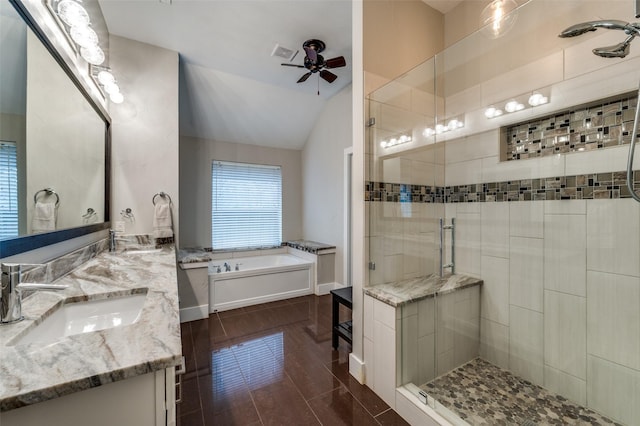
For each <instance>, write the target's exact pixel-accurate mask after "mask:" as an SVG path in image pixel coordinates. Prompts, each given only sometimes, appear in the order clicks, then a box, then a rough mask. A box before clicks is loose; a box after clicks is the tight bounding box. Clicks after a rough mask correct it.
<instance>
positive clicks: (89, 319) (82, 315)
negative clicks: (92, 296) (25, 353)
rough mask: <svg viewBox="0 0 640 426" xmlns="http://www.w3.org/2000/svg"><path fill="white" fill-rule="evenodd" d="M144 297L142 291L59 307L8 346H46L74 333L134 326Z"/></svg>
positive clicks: (145, 295)
mask: <svg viewBox="0 0 640 426" xmlns="http://www.w3.org/2000/svg"><path fill="white" fill-rule="evenodd" d="M146 297H147V293H146V289H145V292H144V293H142V294H140V293H137V294H130V295H126V296H119V297H112V298H107V299H99V300H89V301H82V302H73V303H65V304H61V305H60V306H59V307H58V308H57V309H56V310H55V311H54V312H53V313H52V314H51V315H49V316H48V317H47V318H45V319H44V321H42V322H41V323H40V324H38V325H36V326H35V327H34V328H32V329H29V330H27V332H26V333H25V334H23V335H22V336H19V337H18V338H17V339H15V340H14V341H13V342H11V343H10V345H22V344H27V343H36V344H40V345H48V344H50V343H55V342H57V341H59V340H61V339H63V338H65V337H67V336H72V335H75V334H82V333H90V332H93V331H99V330H105V329H108V328H115V327H122V326H125V325H129V324H133V323H135V322H136V321H138V319H139V318H140V312H141V311H142V307H143V306H144V302H145V299H146Z"/></svg>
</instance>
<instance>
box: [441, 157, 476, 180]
mask: <svg viewBox="0 0 640 426" xmlns="http://www.w3.org/2000/svg"><path fill="white" fill-rule="evenodd" d="M445 182H446V183H447V185H450V186H453V185H469V184H474V183H480V182H482V160H481V159H477V160H469V161H461V162H458V163H450V164H448V165H447V167H446V169H445Z"/></svg>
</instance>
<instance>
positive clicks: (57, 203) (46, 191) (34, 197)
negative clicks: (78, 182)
mask: <svg viewBox="0 0 640 426" xmlns="http://www.w3.org/2000/svg"><path fill="white" fill-rule="evenodd" d="M41 192H44V193H45V194H46V195H47V196H51V195H55V196H56V207H58V206H59V205H60V196H59V195H58V193H57V192H56V191H54V190H53V189H51V188H45V189H41V190H40V191H38V192H36V193H35V194H33V203H34V204H35V203H37V202H38V195H39V194H40V193H41Z"/></svg>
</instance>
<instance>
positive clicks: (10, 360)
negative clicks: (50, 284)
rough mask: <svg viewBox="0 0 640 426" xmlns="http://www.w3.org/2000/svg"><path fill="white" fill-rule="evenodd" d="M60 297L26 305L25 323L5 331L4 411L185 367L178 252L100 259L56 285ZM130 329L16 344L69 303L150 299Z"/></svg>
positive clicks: (0, 394) (32, 299) (45, 296)
mask: <svg viewBox="0 0 640 426" xmlns="http://www.w3.org/2000/svg"><path fill="white" fill-rule="evenodd" d="M55 284H67V285H68V286H69V287H68V288H67V289H65V290H62V291H37V292H35V293H33V294H32V295H31V296H29V297H27V298H26V299H24V300H23V306H22V313H23V315H24V316H25V320H23V321H21V322H18V323H15V324H10V325H4V326H1V327H0V353H1V354H2V355H1V362H0V411H8V410H11V409H14V408H19V407H22V406H26V405H29V404H34V403H37V402H41V401H46V400H50V399H54V398H57V397H60V396H63V395H67V394H71V393H74V392H78V391H82V390H86V389H89V388H93V387H97V386H100V385H103V384H107V383H111V382H115V381H118V380H123V379H127V378H130V377H134V376H138V375H142V374H146V373H150V372H153V371H156V370H161V369H165V368H169V367H172V366H176V365H178V364H180V360H181V357H182V347H181V341H180V317H179V308H178V288H177V278H176V256H175V249H174V248H173V247H172V246H170V247H164V248H162V249H161V250H159V251H151V252H140V253H138V254H135V252H129V253H108V252H104V253H102V254H99V255H98V256H96V257H95V258H93V259H90V260H89V261H87V262H86V263H83V264H82V265H81V266H79V267H78V268H76V269H75V270H73V271H72V272H71V273H69V274H68V275H66V276H64V277H62V278H60V279H58V280H57V281H55ZM144 289H147V290H146V292H147V296H146V300H145V302H144V306H143V308H142V312H141V316H140V318H139V319H138V321H137V322H135V323H134V324H131V325H126V326H122V327H115V328H110V329H106V330H101V331H95V332H88V333H83V334H77V335H73V336H68V337H65V338H63V339H61V340H59V341H58V342H56V343H50V344H47V345H43V344H37V343H27V344H19V343H18V344H16V345H12V343H13V341H14V339H16V338H17V337H20V336H22V335H23V334H24V333H26V331H27V330H28V329H30V328H32V327H35V325H36V324H37V320H38V319H41V317H43V316H44V315H48V314H49V313H50V311H51V310H52V308H54V307H56V305H58V304H60V303H61V302H62V301H64V300H68V299H69V298H72V300H74V301H78V300H92V299H100V298H105V297H119V296H123V295H127V294H133V293H140V292H144V291H145V290H144Z"/></svg>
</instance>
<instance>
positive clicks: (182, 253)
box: [178, 247, 211, 264]
mask: <svg viewBox="0 0 640 426" xmlns="http://www.w3.org/2000/svg"><path fill="white" fill-rule="evenodd" d="M210 252H211V251H210V250H209V251H208V250H205V249H203V248H202V247H187V248H181V249H180V250H178V263H181V264H187V263H201V262H208V261H209V260H211V257H210V256H209V253H210Z"/></svg>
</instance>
